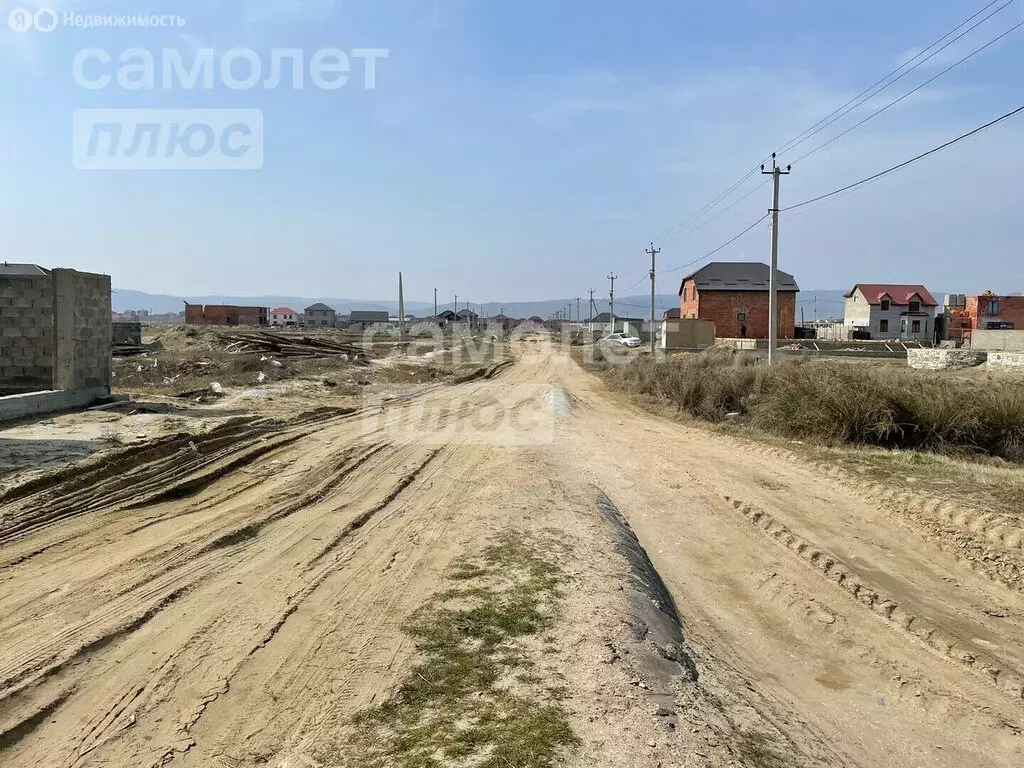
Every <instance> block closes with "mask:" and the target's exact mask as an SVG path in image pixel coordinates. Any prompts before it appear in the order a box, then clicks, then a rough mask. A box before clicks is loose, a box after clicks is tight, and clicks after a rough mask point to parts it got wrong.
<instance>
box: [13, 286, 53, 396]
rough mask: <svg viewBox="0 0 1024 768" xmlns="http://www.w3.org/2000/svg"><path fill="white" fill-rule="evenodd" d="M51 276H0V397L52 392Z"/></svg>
mask: <svg viewBox="0 0 1024 768" xmlns="http://www.w3.org/2000/svg"><path fill="white" fill-rule="evenodd" d="M53 319H54V318H53V278H52V275H24V276H23V275H14V276H5V275H0V395H13V394H19V393H22V392H34V391H37V390H41V389H52V388H53V365H54V350H55V347H54V336H53V333H54V325H53Z"/></svg>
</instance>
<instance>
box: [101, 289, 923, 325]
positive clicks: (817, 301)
mask: <svg viewBox="0 0 1024 768" xmlns="http://www.w3.org/2000/svg"><path fill="white" fill-rule="evenodd" d="M844 293H845V291H843V290H834V291H801V292H800V295H799V297H798V301H799V304H798V305H797V317H799V316H800V314H801V310H802V311H803V314H804V317H805V318H806V319H807V320H811V319H813V318H814V317H815V310H817V317H818V318H824V317H842V316H843V294H844ZM188 300H189V303H191V304H237V305H243V306H257V307H267V308H268V309H274V308H275V307H290V308H291V309H294V310H296V311H298V312H302V311H303V310H304V309H305V308H306V307H308V306H311V305H313V304H317V303H323V304H326V305H327V306H329V307H333V308H334V309H336V310H338V312H339V313H342V314H347V313H349V312H351V311H352V310H378V311H387V312H391V313H397V312H398V302H397V301H366V300H361V299H338V298H330V297H322V296H321V297H314V296H223V295H217V296H189V297H188ZM939 301H941V298H940V299H939ZM112 303H113V310H114V311H115V312H126V311H128V310H130V309H131V310H141V309H148V310H149V311H150V313H151V314H156V315H162V314H167V313H171V312H182V311H183V310H184V308H185V299H184V298H183V297H181V296H168V295H166V294H153V293H144V292H142V291H133V290H127V289H122V288H115V289H114V295H113V297H112ZM594 303H595V304H596V305H597V311H598V312H607V311H608V298H607V297H604V298H602V299H600V300H598V299H597V298H595V299H594ZM570 304H571V305H572V316H573V318H575V317H576V299H575V297H572V298H565V299H550V300H548V301H528V302H523V301H509V302H505V303H502V302H497V301H491V302H487V303H485V304H472V303H471V304H470V305H469V307H470V309H472V310H473V311H474V312H477V313H479V314H482V315H488V316H493V315H497V314H498V313H499V312H503V313H504V314H505V315H507V316H509V317H532V316H534V315H536V316H538V317H543V318H547V317H549V316H550V315H553V314H555V313H556V312H558V311H561V310H566V309H568V308H569V306H570ZM655 305H656V308H657V314H658V315H659V316H660V315H661V314H662V313H663V312H664V311H665V310H666V309H669V308H672V307H678V306H679V296H677V295H676V294H674V293H670V294H659V295H658V296H656V297H655ZM465 307H466V305H465V304H464V303H462V302H459V309H465ZM437 308H438V311H442V312H443V311H444V310H446V309H452V303H451V302H448V303H446V304H438V307H437ZM579 309H580V314H581V316H582V318H583V319H586V318H587V317H588V312H587V299H586V297H583V299H582V300H581V301H580V303H579ZM405 311H406V312H407V313H408V314H412V315H419V316H421V317H422V316H425V315H431V314H433V312H434V305H433V303H432V302H431V303H428V302H423V301H406V302H405ZM650 312H651V296H650V294H647V295H643V294H639V295H631V296H622V297H619V296H616V297H615V314H616V316H619V317H641V318H643V317H648V316H649V315H650Z"/></svg>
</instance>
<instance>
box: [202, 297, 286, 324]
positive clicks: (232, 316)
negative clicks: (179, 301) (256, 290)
mask: <svg viewBox="0 0 1024 768" xmlns="http://www.w3.org/2000/svg"><path fill="white" fill-rule="evenodd" d="M185 324H186V325H266V324H267V308H266V307H236V306H230V305H221V304H207V305H206V306H203V305H202V304H189V303H188V302H187V301H186V302H185Z"/></svg>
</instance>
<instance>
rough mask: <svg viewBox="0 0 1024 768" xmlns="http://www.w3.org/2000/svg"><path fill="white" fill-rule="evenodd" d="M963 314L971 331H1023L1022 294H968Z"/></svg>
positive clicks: (1023, 303) (1023, 305) (1023, 309)
mask: <svg viewBox="0 0 1024 768" xmlns="http://www.w3.org/2000/svg"><path fill="white" fill-rule="evenodd" d="M964 314H965V315H966V316H967V317H968V318H970V321H971V330H973V331H988V330H1003V331H1024V296H996V295H995V294H994V293H992V291H988V292H987V293H983V294H981V295H980V296H968V297H967V302H966V306H965V311H964Z"/></svg>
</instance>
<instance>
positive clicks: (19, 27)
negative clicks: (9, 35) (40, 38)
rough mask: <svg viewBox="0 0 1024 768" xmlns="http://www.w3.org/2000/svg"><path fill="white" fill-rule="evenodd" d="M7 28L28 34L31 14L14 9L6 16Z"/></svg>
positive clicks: (23, 10)
mask: <svg viewBox="0 0 1024 768" xmlns="http://www.w3.org/2000/svg"><path fill="white" fill-rule="evenodd" d="M7 26H9V27H10V28H11V29H13V30H14V31H15V32H28V31H29V30H30V29H32V12H31V11H26V10H25V9H24V8H15V9H14V10H13V11H11V12H10V13H9V14H8V15H7Z"/></svg>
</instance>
